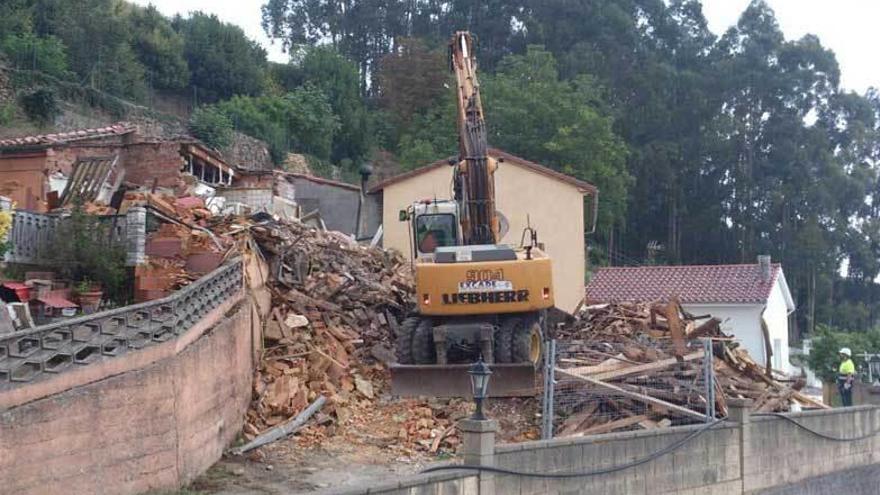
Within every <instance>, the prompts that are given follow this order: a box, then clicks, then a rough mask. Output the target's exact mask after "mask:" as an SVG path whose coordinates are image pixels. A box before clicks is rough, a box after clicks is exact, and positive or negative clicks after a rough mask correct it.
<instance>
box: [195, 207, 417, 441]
mask: <svg viewBox="0 0 880 495" xmlns="http://www.w3.org/2000/svg"><path fill="white" fill-rule="evenodd" d="M211 230H212V231H214V232H218V233H221V234H223V235H228V236H231V237H233V238H234V239H236V240H237V241H238V245H239V246H241V250H242V251H243V252H245V253H252V254H253V255H255V256H259V257H261V258H263V259H264V260H265V263H266V265H267V266H268V273H269V277H268V280H267V281H266V283H267V287H268V288H269V290H270V292H271V314H270V315H269V317H268V318H266V319H265V321H264V322H263V339H264V341H263V344H264V351H263V358H262V361H261V363H260V364H259V369H258V370H257V376H256V377H255V380H254V390H253V402H252V405H251V408H250V411H249V412H248V415H247V425H246V427H245V432H246V434H247V436H250V437H253V436H255V435H257V434H259V433H261V432H263V431H264V430H266V429H267V428H270V427H272V426H275V425H278V424H279V423H282V422H284V421H286V420H288V419H289V418H291V417H293V416H295V415H296V414H298V413H299V412H300V411H302V410H303V409H305V408H306V407H307V406H308V405H309V404H310V403H311V402H312V401H313V400H315V399H316V398H317V397H318V396H320V395H323V396H325V397H326V398H327V403H326V405H325V406H324V407H323V408H322V409H321V411H320V412H319V413H318V414H316V416H315V418H316V421H315V422H316V423H317V424H318V425H324V426H331V425H332V426H338V425H344V424H347V423H350V422H351V421H354V420H355V418H360V417H364V416H365V411H367V410H369V409H370V408H372V406H373V404H374V402H375V401H376V400H377V398H378V396H379V394H380V392H381V391H382V390H383V389H384V388H385V381H386V380H387V376H386V375H387V371H386V369H385V364H384V363H383V359H384V358H385V357H386V356H390V355H391V351H390V347H389V346H390V342H391V341H392V340H393V338H394V329H395V328H396V325H397V321H398V319H401V318H402V316H403V315H404V313H406V311H407V310H408V309H409V304H410V298H411V293H412V285H413V284H412V279H411V274H410V270H409V264H408V262H407V261H405V260H404V258H403V257H402V256H400V255H399V254H397V253H394V252H390V251H383V250H381V249H376V248H369V247H365V246H360V245H358V244H357V243H356V242H355V241H353V240H352V239H350V238H349V237H347V236H345V235H343V234H340V233H337V232H331V231H323V230H318V229H313V228H309V227H307V226H305V225H304V224H302V223H300V222H299V221H296V220H292V221H277V220H275V219H273V218H272V217H270V216H269V215H256V216H252V217H249V218H244V217H238V218H234V219H219V218H218V219H217V222H215V224H214V225H211ZM389 359H390V358H389ZM423 419H426V418H423ZM421 423H425V421H421ZM421 423H420V424H421ZM423 426H425V427H427V425H423ZM412 429H413V428H407V432H408V433H407V435H409V434H410V433H409V431H410V430H412Z"/></svg>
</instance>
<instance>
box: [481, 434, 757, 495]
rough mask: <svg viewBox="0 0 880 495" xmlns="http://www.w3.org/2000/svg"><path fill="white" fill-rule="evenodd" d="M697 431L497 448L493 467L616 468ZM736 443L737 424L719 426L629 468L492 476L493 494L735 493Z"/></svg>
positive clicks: (528, 469) (532, 469)
mask: <svg viewBox="0 0 880 495" xmlns="http://www.w3.org/2000/svg"><path fill="white" fill-rule="evenodd" d="M699 428H701V426H700V425H697V426H685V427H680V428H673V429H669V430H666V431H663V432H659V431H637V432H625V433H611V434H607V435H595V436H588V437H582V438H573V439H558V440H545V441H538V442H526V443H522V444H512V445H501V446H498V447H497V448H496V451H495V452H496V453H495V465H496V466H498V467H502V468H506V469H512V470H516V471H524V472H540V473H564V472H574V471H592V470H598V469H602V468H609V467H614V466H620V465H622V464H625V463H627V462H631V461H635V460H638V459H643V458H645V457H648V456H650V455H651V454H654V453H656V452H660V451H661V450H663V449H664V448H666V447H668V446H669V445H671V444H673V443H675V442H677V441H679V440H681V439H682V438H684V437H685V436H687V435H688V434H690V433H692V432H693V431H694V430H696V429H699ZM739 466H740V439H739V428H737V427H736V425H727V424H725V425H720V426H718V427H716V428H714V429H712V430H709V431H707V432H706V433H704V434H702V435H700V436H698V437H696V438H695V439H693V440H691V441H690V442H688V443H686V444H685V445H684V446H683V447H681V448H680V449H678V450H676V451H674V452H672V453H670V454H667V455H663V456H660V457H658V458H657V459H656V460H654V461H652V462H649V463H646V464H642V465H640V466H637V467H633V468H630V469H624V470H621V471H617V472H613V473H609V474H603V475H598V476H589V477H581V478H570V479H551V478H523V477H519V476H510V475H497V476H495V493H511V494H519V495H532V494H534V495H538V494H555V493H559V494H575V493H579V494H581V493H582V494H593V493H595V494H607V495H613V494H621V495H623V494H633V495H635V494H646V495H647V494H651V495H662V494H667V493H668V494H673V493H675V494H679V493H694V494H696V493H713V494H716V493H717V494H727V493H730V494H733V493H736V494H739V493H741V492H740V489H741V481H740V470H739Z"/></svg>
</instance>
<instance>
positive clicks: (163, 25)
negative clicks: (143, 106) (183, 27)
mask: <svg viewBox="0 0 880 495" xmlns="http://www.w3.org/2000/svg"><path fill="white" fill-rule="evenodd" d="M129 22H130V24H131V37H132V40H131V43H132V46H133V48H134V51H135V53H136V54H137V57H138V59H139V60H140V61H141V63H142V64H144V66H145V67H146V69H147V73H148V75H149V79H150V82H151V84H152V85H153V86H155V87H156V88H164V89H181V88H184V87H186V86H187V84H189V66H188V64H187V62H186V59H185V58H184V56H183V52H184V40H183V36H181V35H180V34H179V33H177V32H176V31H174V28H172V27H171V22H170V21H169V20H168V18H166V17H165V16H163V15H162V14H160V13H159V11H158V10H156V8H155V7H153V6H152V5H150V6H149V7H147V8H145V9H141V8H134V9H133V11H132V13H131V14H130V15H129Z"/></svg>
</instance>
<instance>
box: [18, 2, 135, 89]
mask: <svg viewBox="0 0 880 495" xmlns="http://www.w3.org/2000/svg"><path fill="white" fill-rule="evenodd" d="M129 8H130V7H129V5H128V4H126V3H125V2H123V1H122V0H81V1H77V2H68V1H65V0H34V8H33V29H34V33H35V34H36V35H37V36H41V37H45V36H56V37H57V38H58V39H60V40H61V41H62V42H63V43H64V45H65V47H66V52H67V59H68V62H69V64H70V68H71V69H72V70H73V71H74V72H76V74H77V75H78V76H79V79H80V80H82V81H85V82H86V84H88V85H89V86H91V87H92V88H95V89H98V90H101V91H104V92H107V93H111V94H113V95H116V96H123V97H127V98H134V99H141V98H143V97H144V95H145V94H146V85H145V83H144V81H145V68H144V66H143V65H142V64H141V63H140V61H139V60H138V58H137V56H136V55H135V53H134V50H133V49H132V46H131V45H130V44H129V35H130V25H129V24H128V21H127V17H126V15H127V13H128V11H129Z"/></svg>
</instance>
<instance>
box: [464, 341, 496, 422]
mask: <svg viewBox="0 0 880 495" xmlns="http://www.w3.org/2000/svg"><path fill="white" fill-rule="evenodd" d="M491 374H492V370H490V369H489V366H488V365H487V364H486V363H484V362H483V356H482V355H481V356H480V359H479V361H477V362H476V363H474V364H473V365H471V368H470V369H469V370H468V375H470V377H471V390H472V391H473V393H474V402H475V403H476V404H477V408H476V410H475V411H474V414H473V416H471V419H472V420H475V421H486V419H487V418H486V416H485V415H484V414H483V401H484V400H486V397H488V395H489V376H490V375H491Z"/></svg>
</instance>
